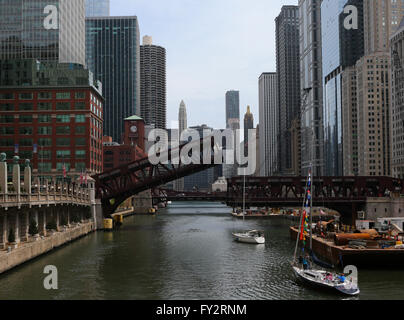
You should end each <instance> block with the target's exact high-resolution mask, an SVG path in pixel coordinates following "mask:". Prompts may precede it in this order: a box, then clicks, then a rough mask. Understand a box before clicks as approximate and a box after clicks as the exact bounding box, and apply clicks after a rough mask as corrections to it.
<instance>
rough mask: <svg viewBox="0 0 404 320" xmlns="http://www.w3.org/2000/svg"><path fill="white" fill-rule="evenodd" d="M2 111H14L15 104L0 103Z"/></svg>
mask: <svg viewBox="0 0 404 320" xmlns="http://www.w3.org/2000/svg"><path fill="white" fill-rule="evenodd" d="M0 111H14V104H12V103H0Z"/></svg>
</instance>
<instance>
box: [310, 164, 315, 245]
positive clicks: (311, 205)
mask: <svg viewBox="0 0 404 320" xmlns="http://www.w3.org/2000/svg"><path fill="white" fill-rule="evenodd" d="M313 182H314V174H313V163H312V164H311V183H310V253H311V252H312V250H313V196H314V195H313Z"/></svg>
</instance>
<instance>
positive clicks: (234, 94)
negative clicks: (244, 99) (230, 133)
mask: <svg viewBox="0 0 404 320" xmlns="http://www.w3.org/2000/svg"><path fill="white" fill-rule="evenodd" d="M234 120H236V121H235V124H233V125H232V123H234ZM237 121H238V123H237ZM234 125H235V126H236V127H237V128H235V127H233V128H232V126H234ZM226 128H228V129H240V92H239V91H234V90H233V91H227V92H226Z"/></svg>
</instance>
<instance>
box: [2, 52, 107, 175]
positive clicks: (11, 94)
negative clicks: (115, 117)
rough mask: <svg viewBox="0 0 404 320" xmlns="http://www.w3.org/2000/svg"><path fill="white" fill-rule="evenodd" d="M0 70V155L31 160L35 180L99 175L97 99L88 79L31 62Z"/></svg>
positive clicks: (97, 89)
mask: <svg viewBox="0 0 404 320" xmlns="http://www.w3.org/2000/svg"><path fill="white" fill-rule="evenodd" d="M0 64H1V68H0V79H1V81H0V152H5V153H6V154H7V158H8V159H9V160H10V159H12V157H13V156H14V155H18V156H19V157H20V159H21V161H24V160H25V159H29V160H31V166H32V169H33V174H34V175H39V176H40V177H41V178H47V179H63V175H64V174H63V171H64V170H65V171H66V178H65V179H67V180H74V179H77V178H78V177H79V176H80V175H81V174H82V173H84V172H87V173H88V174H90V175H92V174H96V173H100V172H102V132H103V97H102V91H101V85H100V83H99V82H95V81H94V79H93V76H92V73H91V72H89V71H88V70H86V69H83V67H82V66H81V65H72V64H58V63H55V62H47V63H38V62H37V61H36V60H3V61H1V62H0ZM10 167H11V166H10Z"/></svg>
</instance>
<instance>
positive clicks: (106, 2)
mask: <svg viewBox="0 0 404 320" xmlns="http://www.w3.org/2000/svg"><path fill="white" fill-rule="evenodd" d="M85 1H86V17H107V16H109V14H110V0H85Z"/></svg>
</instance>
